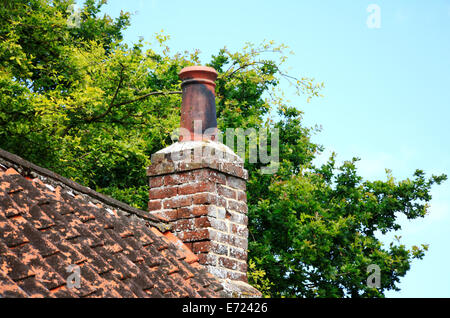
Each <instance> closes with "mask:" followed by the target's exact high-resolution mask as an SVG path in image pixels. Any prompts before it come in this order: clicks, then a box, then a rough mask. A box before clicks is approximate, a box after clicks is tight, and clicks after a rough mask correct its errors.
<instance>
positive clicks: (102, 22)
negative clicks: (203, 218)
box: [0, 0, 446, 297]
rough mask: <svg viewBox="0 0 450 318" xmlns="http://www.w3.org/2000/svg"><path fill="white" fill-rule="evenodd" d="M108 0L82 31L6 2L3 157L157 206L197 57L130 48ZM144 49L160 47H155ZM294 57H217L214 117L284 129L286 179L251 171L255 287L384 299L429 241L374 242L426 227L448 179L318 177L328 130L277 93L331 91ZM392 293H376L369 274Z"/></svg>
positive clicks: (25, 4) (30, 6)
mask: <svg viewBox="0 0 450 318" xmlns="http://www.w3.org/2000/svg"><path fill="white" fill-rule="evenodd" d="M104 3H105V1H94V0H89V1H86V2H85V4H84V6H83V7H82V8H81V15H80V25H79V27H69V26H68V23H67V20H68V17H69V15H70V12H69V11H68V8H69V5H70V4H72V1H68V0H58V1H57V0H54V1H50V0H28V1H25V0H13V1H6V2H5V1H3V2H2V5H1V6H0V40H1V41H0V147H1V148H3V149H5V150H8V151H11V152H13V153H16V154H18V155H20V156H22V157H24V158H26V159H28V160H30V161H32V162H34V163H36V164H38V165H41V166H43V167H46V168H49V169H51V170H53V171H55V172H58V173H60V174H62V175H64V176H66V177H68V178H71V179H73V180H75V181H77V182H80V183H82V184H84V185H86V186H89V187H91V188H94V189H96V190H97V191H100V192H103V193H105V194H108V195H111V196H113V197H115V198H117V199H119V200H122V201H124V202H127V203H129V204H131V205H133V206H135V207H138V208H141V209H146V204H147V200H148V186H147V178H146V175H145V168H146V167H147V166H148V164H149V163H150V155H151V154H152V153H154V152H156V151H157V150H159V149H161V148H163V147H165V146H167V145H168V144H169V143H170V142H171V139H170V134H171V132H172V131H174V130H175V128H177V127H178V125H179V116H180V113H179V109H180V108H179V105H180V104H181V100H180V92H179V85H180V81H179V79H178V75H177V74H178V72H179V71H180V70H181V69H182V68H183V67H185V66H188V65H194V64H199V63H200V62H199V60H198V52H193V53H189V52H185V53H183V54H180V53H176V54H171V53H170V50H169V48H168V47H167V45H166V41H167V39H168V37H167V36H165V35H163V34H159V35H157V36H156V43H155V44H150V43H144V42H142V41H141V42H138V43H136V44H135V45H134V46H133V47H129V46H127V45H126V44H123V43H122V42H121V39H122V31H123V30H124V28H125V27H126V26H128V25H129V17H130V16H129V14H128V13H122V14H121V15H120V16H119V17H118V18H117V19H112V18H110V17H108V16H106V15H105V16H103V17H100V16H99V12H100V8H101V6H102V5H103V4H104ZM144 47H150V48H149V49H144ZM286 50H287V47H285V46H283V45H281V46H277V45H275V43H273V42H265V43H262V44H261V45H259V46H255V45H253V44H247V45H246V46H245V47H244V48H243V49H242V50H241V51H240V52H230V51H229V50H228V49H226V48H224V49H222V50H220V51H219V52H218V53H217V55H215V56H212V58H211V61H210V62H209V63H208V65H210V66H212V67H214V68H215V69H216V70H217V71H218V72H219V76H218V79H217V87H216V92H217V98H216V104H217V114H218V124H219V128H220V129H221V130H223V131H224V130H225V128H237V127H239V128H243V129H246V128H251V127H253V128H258V129H259V128H269V127H276V128H278V129H279V130H280V165H279V169H278V171H277V173H276V174H273V175H268V174H261V168H262V167H263V165H262V164H261V163H256V164H254V163H252V164H250V163H249V162H248V158H246V159H247V162H246V168H247V169H248V170H249V176H250V178H249V183H248V203H249V220H250V224H249V231H250V237H249V241H250V242H249V257H250V260H249V281H250V282H251V283H252V284H254V285H255V286H256V287H257V288H259V289H260V290H261V291H263V293H264V294H265V295H266V296H277V297H296V296H301V297H343V296H351V297H359V296H363V297H383V295H384V292H385V291H387V290H391V289H394V290H396V289H397V288H398V287H397V285H396V284H397V283H398V281H399V279H400V278H401V277H403V276H404V275H405V274H406V272H407V271H408V270H409V268H410V264H411V261H412V259H413V258H418V259H420V258H423V257H424V255H425V251H426V250H427V248H428V246H427V245H424V244H422V245H420V247H419V246H413V247H411V248H407V247H406V246H404V245H402V244H401V243H400V242H399V241H396V242H392V243H391V244H390V245H389V246H384V245H382V243H381V242H380V240H379V239H378V238H377V236H376V234H377V233H381V234H386V233H388V232H391V231H395V230H398V229H400V226H399V224H398V223H397V216H398V214H400V213H403V214H404V215H406V217H407V218H409V219H416V218H419V217H424V216H425V215H426V213H427V208H428V205H427V203H428V202H429V201H430V200H431V195H430V189H431V186H432V185H433V184H440V183H441V182H442V181H444V180H445V179H446V176H445V175H442V176H432V177H431V178H428V179H427V178H426V177H425V174H424V172H423V171H420V170H417V171H416V173H415V174H414V175H413V177H412V179H406V180H403V181H396V180H394V178H393V177H392V175H391V174H390V172H388V176H387V180H385V181H374V182H370V181H365V180H363V179H362V178H361V177H360V176H358V173H357V170H356V168H355V162H356V159H353V160H351V161H348V162H345V163H344V164H342V165H341V166H336V163H335V157H334V156H332V157H331V158H330V159H329V161H328V162H327V163H326V164H324V165H322V166H321V167H315V166H314V165H313V164H312V160H313V159H314V158H315V157H316V156H317V155H318V154H319V153H320V152H321V151H322V150H323V147H322V146H320V145H317V144H315V143H313V142H312V141H311V136H312V135H313V134H314V133H316V132H317V131H318V129H317V128H308V127H304V126H303V125H302V112H301V111H299V110H298V108H297V107H294V106H292V105H290V104H289V102H287V101H286V100H285V99H284V98H283V93H282V92H281V91H280V89H279V84H280V82H281V81H287V82H289V83H290V84H291V87H292V88H293V89H294V90H295V92H296V93H298V94H299V95H302V96H305V97H306V99H310V98H314V97H317V96H320V89H321V88H322V87H323V84H321V83H316V82H315V81H314V80H313V79H309V78H304V77H299V78H297V77H293V76H291V75H289V74H288V73H286V72H285V71H284V70H283V65H284V63H285V61H286V58H287V56H286ZM370 264H377V265H378V266H380V268H381V280H382V286H381V288H379V289H374V288H369V287H367V285H366V279H367V276H368V273H367V266H368V265H370Z"/></svg>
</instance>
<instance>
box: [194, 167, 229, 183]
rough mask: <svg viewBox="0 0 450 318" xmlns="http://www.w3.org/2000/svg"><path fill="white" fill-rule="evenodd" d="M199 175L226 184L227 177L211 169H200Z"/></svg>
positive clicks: (204, 178)
mask: <svg viewBox="0 0 450 318" xmlns="http://www.w3.org/2000/svg"><path fill="white" fill-rule="evenodd" d="M200 176H201V178H202V179H203V180H209V181H212V182H215V183H218V184H227V178H226V176H225V175H224V174H223V173H220V172H217V171H214V170H211V169H202V170H201V175H200Z"/></svg>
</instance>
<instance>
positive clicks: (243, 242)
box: [229, 235, 248, 250]
mask: <svg viewBox="0 0 450 318" xmlns="http://www.w3.org/2000/svg"><path fill="white" fill-rule="evenodd" d="M229 244H230V245H233V246H235V247H239V248H242V249H244V250H246V249H247V247H248V241H247V238H242V237H239V236H235V235H230V240H229Z"/></svg>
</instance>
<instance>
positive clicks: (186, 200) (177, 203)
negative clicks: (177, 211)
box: [163, 196, 192, 209]
mask: <svg viewBox="0 0 450 318" xmlns="http://www.w3.org/2000/svg"><path fill="white" fill-rule="evenodd" d="M191 204H192V197H191V196H182V197H179V196H178V197H172V198H169V199H166V200H164V201H163V207H164V209H174V208H181V207H184V206H188V205H191Z"/></svg>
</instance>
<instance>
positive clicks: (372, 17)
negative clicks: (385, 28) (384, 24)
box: [366, 4, 381, 29]
mask: <svg viewBox="0 0 450 318" xmlns="http://www.w3.org/2000/svg"><path fill="white" fill-rule="evenodd" d="M366 11H367V12H368V13H369V16H368V17H367V21H366V24H367V27H368V28H369V29H380V28H381V8H380V6H379V5H378V4H369V6H368V7H367V9H366Z"/></svg>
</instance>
